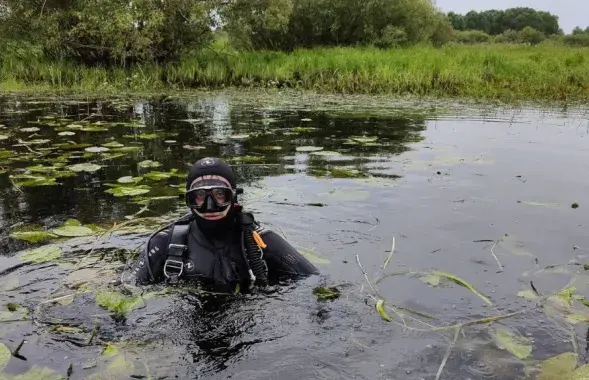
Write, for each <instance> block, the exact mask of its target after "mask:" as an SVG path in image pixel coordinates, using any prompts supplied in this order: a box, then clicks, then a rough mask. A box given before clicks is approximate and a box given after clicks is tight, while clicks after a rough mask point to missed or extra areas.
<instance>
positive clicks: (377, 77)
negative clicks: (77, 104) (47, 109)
mask: <svg viewBox="0 0 589 380" xmlns="http://www.w3.org/2000/svg"><path fill="white" fill-rule="evenodd" d="M0 81H1V87H2V89H3V90H5V91H6V90H8V91H11V90H17V91H18V90H26V89H31V88H44V89H53V90H73V91H92V92H96V91H98V92H112V91H134V90H136V91H146V90H153V91H157V90H165V89H166V88H174V89H186V88H202V87H206V88H219V87H285V86H286V87H293V88H297V89H307V90H314V91H319V92H335V93H363V94H391V95H395V94H398V95H407V94H410V95H425V96H444V97H446V96H451V97H469V98H496V99H530V100H533V99H538V100H570V101H575V100H577V101H578V100H589V48H571V47H564V46H559V45H550V44H543V45H540V46H524V45H508V44H494V45H472V46H462V45H455V46H445V47H443V48H440V49H435V48H432V47H412V48H406V49H393V50H379V49H373V48H329V49H313V50H299V51H296V52H294V53H290V54H289V53H282V52H249V53H231V54H227V53H223V52H217V51H213V50H207V51H204V52H201V53H198V54H195V55H193V56H191V57H187V58H185V59H184V60H183V61H182V62H181V63H178V64H174V65H166V66H156V65H152V66H136V67H133V68H132V69H129V70H124V69H120V68H90V67H84V66H79V65H73V64H70V63H64V62H57V63H45V62H37V61H29V62H25V61H22V60H17V59H12V58H4V61H3V63H2V67H1V72H0Z"/></svg>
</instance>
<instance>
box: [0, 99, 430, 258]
mask: <svg viewBox="0 0 589 380" xmlns="http://www.w3.org/2000/svg"><path fill="white" fill-rule="evenodd" d="M0 107H1V115H2V116H1V117H0V124H3V125H4V126H5V128H4V129H2V134H4V135H5V136H6V137H7V138H6V139H4V140H2V141H0V149H1V151H2V152H3V155H4V156H6V157H5V158H4V159H3V161H2V162H3V163H2V167H3V170H4V171H5V174H2V175H1V177H0V192H1V193H2V203H3V207H2V210H3V211H2V214H1V217H0V221H1V223H2V227H4V228H3V231H8V229H7V228H6V227H9V226H11V225H13V224H15V223H17V222H25V223H33V222H35V223H36V222H41V223H51V222H52V221H53V222H56V221H60V220H64V219H66V218H68V217H74V218H77V219H80V220H82V221H83V222H94V223H96V222H98V223H100V222H111V221H114V220H120V219H121V218H124V216H125V215H129V214H130V213H132V212H133V210H137V207H138V206H137V205H134V204H130V202H129V199H128V198H122V199H120V198H114V197H112V196H111V195H109V194H105V193H104V191H105V190H107V189H108V188H109V184H115V183H116V181H117V179H118V178H120V177H124V176H134V177H138V176H141V175H142V174H145V173H147V172H149V171H152V170H157V171H164V172H168V171H170V170H173V169H176V170H177V171H178V173H184V172H185V171H186V170H187V168H188V167H189V166H190V164H191V163H192V162H194V161H196V160H197V159H199V158H201V157H203V156H206V155H216V156H221V157H224V158H225V159H227V160H228V161H230V162H231V163H232V164H233V165H234V167H235V170H236V172H237V175H238V177H239V180H240V181H241V182H244V184H251V183H253V182H254V181H256V180H258V179H260V178H264V177H266V176H273V175H280V174H285V173H297V174H306V175H311V176H320V177H334V178H340V177H341V178H354V177H370V176H373V175H375V173H376V171H377V170H378V169H379V168H380V167H379V165H378V162H386V161H388V160H390V157H391V156H394V155H398V154H401V153H403V152H405V151H407V150H408V149H410V147H409V144H411V143H413V142H417V141H420V140H421V139H422V136H421V132H422V131H424V129H425V121H426V118H425V117H424V116H411V117H408V116H392V117H374V116H371V115H350V114H345V115H340V114H338V112H337V111H323V112H313V111H309V110H292V109H287V110H280V109H276V110H268V109H260V108H256V107H254V106H251V105H250V106H249V107H243V106H239V105H238V106H235V105H232V104H231V103H230V102H229V100H228V99H227V98H226V97H224V96H216V97H207V98H205V99H199V100H191V101H177V102H175V101H161V100H154V101H127V100H124V99H112V100H107V101H104V100H100V99H98V100H91V101H55V102H47V103H45V102H44V101H40V100H35V99H34V100H25V99H13V98H3V99H2V100H1V103H0ZM31 127H33V128H36V129H38V130H34V129H28V128H31ZM23 129H24V130H25V131H23ZM64 132H65V133H64ZM113 142H114V143H119V144H120V146H119V147H118V148H106V147H108V146H116V145H109V144H112V143H113ZM76 144H77V145H76ZM76 146H79V148H77V147H76ZM92 147H99V148H100V147H102V149H103V150H104V151H102V152H99V153H92V152H91V151H90V152H89V151H88V148H92ZM121 148H122V149H121ZM125 148H130V149H132V148H135V149H136V150H129V151H125V150H124V149H125ZM145 160H152V161H156V162H158V163H159V164H161V165H159V166H157V167H155V168H154V169H151V168H150V169H144V168H141V167H140V166H138V163H139V162H141V161H145ZM76 163H93V164H97V165H100V166H101V169H100V170H98V171H92V172H81V173H75V174H72V175H71V176H64V177H63V178H61V177H58V178H56V180H55V182H56V183H55V184H49V185H46V184H45V183H43V185H44V186H19V179H26V178H28V177H27V176H31V178H33V177H37V178H39V177H40V178H46V179H49V180H51V179H52V178H54V175H53V174H52V173H51V172H50V171H49V170H43V168H42V169H40V170H37V171H33V172H31V171H30V170H27V169H28V168H30V167H31V166H36V165H42V166H43V167H49V166H58V167H63V168H68V167H69V166H70V165H73V164H76ZM373 170H374V173H373V172H372V171H373ZM376 175H379V174H376ZM21 182H22V181H21ZM45 185H46V186H45ZM181 185H182V181H181V178H177V177H175V178H173V179H169V180H167V181H161V182H158V183H150V186H151V187H152V190H151V193H150V195H151V194H153V195H172V194H175V193H177V192H178V191H177V190H175V188H174V186H175V187H178V186H180V187H181ZM8 251H10V249H8V250H4V251H3V254H7V253H8Z"/></svg>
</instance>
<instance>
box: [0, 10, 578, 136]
mask: <svg viewBox="0 0 589 380" xmlns="http://www.w3.org/2000/svg"><path fill="white" fill-rule="evenodd" d="M3 9H5V10H10V11H5V12H3V11H2V10H3ZM111 15H112V16H111ZM587 36H589V33H587V30H586V29H585V30H584V29H581V28H577V29H575V31H574V32H573V33H572V34H570V35H564V33H563V32H562V30H561V29H560V27H559V25H558V18H557V17H556V16H554V15H552V14H549V13H547V12H542V11H537V10H534V9H530V8H513V9H509V10H505V11H496V10H492V11H486V12H481V13H477V12H470V13H468V14H466V15H457V14H454V13H450V14H445V13H443V12H442V11H441V10H439V9H437V8H436V7H435V6H434V3H433V2H432V1H431V0H419V1H413V0H412V1H408V0H370V1H364V2H360V3H358V2H357V1H353V0H345V1H340V0H338V1H333V0H319V1H307V0H271V1H257V0H256V1H250V2H223V1H215V0H208V1H199V2H193V1H188V0H174V1H166V2H153V1H148V0H141V1H134V2H132V3H128V2H125V1H117V0H108V1H73V2H71V1H69V2H63V1H49V2H44V3H43V6H42V7H41V8H39V4H38V2H36V1H33V0H26V1H20V0H19V1H15V0H4V1H2V2H0V83H1V87H2V89H3V90H5V91H6V90H8V91H18V90H25V89H30V88H33V89H35V90H40V89H45V90H50V91H81V92H89V91H90V92H115V91H117V92H118V91H130V92H132V91H166V90H170V89H173V90H178V89H190V88H223V87H228V86H231V87H263V88H285V87H288V88H295V89H304V90H313V91H319V92H335V93H346V94H350V93H368V94H375V93H381V94H383V93H384V94H396V95H405V94H407V95H419V96H421V95H428V96H453V97H475V98H502V99H507V98H530V99H549V100H552V99H555V100H574V99H575V100H586V99H588V98H589V84H588V83H587V80H588V79H587V77H588V76H587V75H586V73H587V71H588V66H589V63H588V62H589V50H588V49H589V42H587V41H589V39H588V38H587ZM472 44H476V45H475V46H468V45H472ZM144 138H145V139H149V138H150V136H149V135H146V136H144Z"/></svg>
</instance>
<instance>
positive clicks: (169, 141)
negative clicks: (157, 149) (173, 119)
mask: <svg viewBox="0 0 589 380" xmlns="http://www.w3.org/2000/svg"><path fill="white" fill-rule="evenodd" d="M164 142H165V143H166V144H176V143H177V142H178V141H176V140H165V141H164Z"/></svg>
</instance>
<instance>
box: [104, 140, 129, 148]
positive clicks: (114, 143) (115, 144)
mask: <svg viewBox="0 0 589 380" xmlns="http://www.w3.org/2000/svg"><path fill="white" fill-rule="evenodd" d="M101 145H102V146H103V147H106V148H122V147H124V146H125V145H123V144H121V143H120V142H117V141H111V142H109V143H106V144H101Z"/></svg>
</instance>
